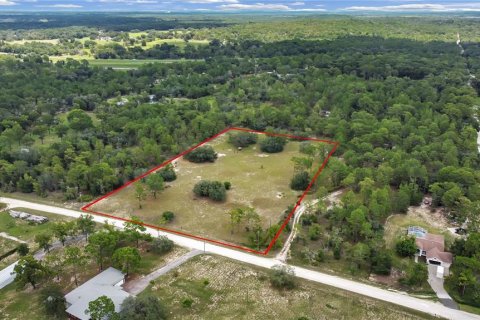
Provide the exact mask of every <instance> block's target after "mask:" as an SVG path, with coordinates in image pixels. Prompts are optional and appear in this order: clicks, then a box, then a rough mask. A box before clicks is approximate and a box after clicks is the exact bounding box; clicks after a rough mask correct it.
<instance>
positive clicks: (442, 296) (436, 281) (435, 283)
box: [428, 264, 458, 309]
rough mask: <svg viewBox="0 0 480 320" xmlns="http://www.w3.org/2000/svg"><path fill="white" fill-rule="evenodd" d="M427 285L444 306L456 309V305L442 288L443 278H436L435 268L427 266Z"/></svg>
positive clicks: (430, 265)
mask: <svg viewBox="0 0 480 320" xmlns="http://www.w3.org/2000/svg"><path fill="white" fill-rule="evenodd" d="M428 283H429V284H430V286H431V287H432V289H433V291H435V293H436V294H437V297H438V299H439V300H440V302H441V303H443V305H444V306H446V307H449V308H452V309H458V305H457V303H456V302H455V301H454V300H453V299H452V297H450V295H449V294H448V292H447V291H445V288H444V287H443V278H439V277H437V266H435V265H432V264H429V265H428Z"/></svg>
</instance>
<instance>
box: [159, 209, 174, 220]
mask: <svg viewBox="0 0 480 320" xmlns="http://www.w3.org/2000/svg"><path fill="white" fill-rule="evenodd" d="M162 218H163V219H164V220H165V221H167V222H171V221H173V219H174V218H175V214H174V213H173V212H172V211H165V212H164V213H162Z"/></svg>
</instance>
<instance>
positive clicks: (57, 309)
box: [40, 285, 66, 319]
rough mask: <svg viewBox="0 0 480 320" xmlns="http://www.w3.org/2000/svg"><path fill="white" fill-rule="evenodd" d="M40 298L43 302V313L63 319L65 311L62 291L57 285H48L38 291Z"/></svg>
mask: <svg viewBox="0 0 480 320" xmlns="http://www.w3.org/2000/svg"><path fill="white" fill-rule="evenodd" d="M40 299H41V301H42V303H43V307H44V309H45V313H46V314H47V315H50V316H53V317H56V318H59V319H64V318H66V313H65V309H66V308H65V303H66V301H65V298H64V296H63V292H62V290H61V289H60V287H59V286H57V285H50V286H48V287H45V288H44V289H42V291H41V292H40Z"/></svg>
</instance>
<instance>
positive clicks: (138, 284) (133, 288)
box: [123, 250, 203, 295]
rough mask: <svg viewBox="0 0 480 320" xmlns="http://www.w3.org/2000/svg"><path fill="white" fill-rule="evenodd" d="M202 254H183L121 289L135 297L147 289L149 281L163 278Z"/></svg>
mask: <svg viewBox="0 0 480 320" xmlns="http://www.w3.org/2000/svg"><path fill="white" fill-rule="evenodd" d="M202 253H203V251H201V250H192V251H190V252H188V253H186V254H184V255H183V256H181V257H179V258H178V259H176V260H173V261H172V262H170V263H168V264H167V265H165V266H163V267H161V268H160V269H157V270H155V271H153V272H152V273H150V274H148V275H146V276H145V277H142V278H140V279H136V280H133V281H131V282H129V283H127V284H126V285H124V286H123V288H124V289H125V291H127V292H129V293H131V294H134V295H137V294H139V293H140V292H142V291H143V290H145V289H146V288H147V287H148V285H149V284H150V281H152V280H155V279H157V278H158V277H160V276H163V275H164V274H166V273H167V272H169V271H171V270H173V269H175V268H176V267H178V266H180V265H182V264H184V263H185V262H187V261H188V260H190V259H191V258H193V257H195V256H198V255H199V254H202Z"/></svg>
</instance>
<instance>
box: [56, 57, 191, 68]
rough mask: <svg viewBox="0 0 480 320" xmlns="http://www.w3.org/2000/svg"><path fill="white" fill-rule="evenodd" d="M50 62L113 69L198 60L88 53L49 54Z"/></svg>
mask: <svg viewBox="0 0 480 320" xmlns="http://www.w3.org/2000/svg"><path fill="white" fill-rule="evenodd" d="M49 59H50V60H51V61H52V62H54V63H55V62H57V61H65V60H67V59H73V60H80V61H81V60H87V61H88V63H89V64H90V65H92V66H96V67H105V68H109V67H110V68H114V69H135V68H138V67H140V66H143V65H145V64H148V63H179V62H191V61H198V60H194V59H141V60H133V59H131V60H130V59H95V58H94V57H93V56H90V55H75V56H50V57H49Z"/></svg>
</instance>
